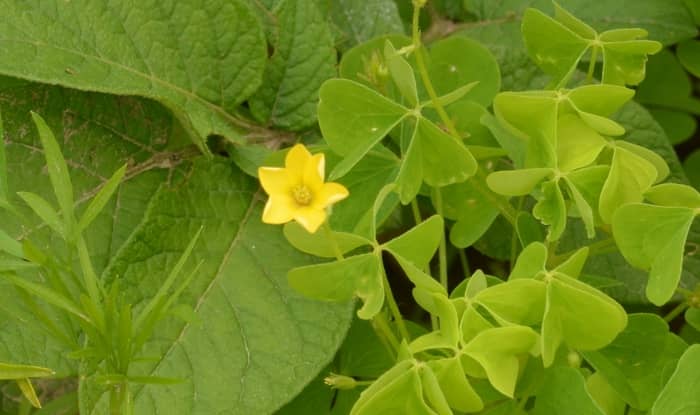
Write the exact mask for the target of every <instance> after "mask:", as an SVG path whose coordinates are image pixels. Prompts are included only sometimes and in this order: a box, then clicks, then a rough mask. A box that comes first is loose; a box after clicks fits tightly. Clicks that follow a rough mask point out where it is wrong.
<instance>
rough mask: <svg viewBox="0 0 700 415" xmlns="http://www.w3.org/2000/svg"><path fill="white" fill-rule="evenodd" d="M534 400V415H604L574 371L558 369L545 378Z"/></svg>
mask: <svg viewBox="0 0 700 415" xmlns="http://www.w3.org/2000/svg"><path fill="white" fill-rule="evenodd" d="M545 379H546V380H545V382H544V384H543V385H542V389H541V391H540V392H539V393H538V395H537V398H536V400H535V409H534V410H533V411H532V413H533V414H534V415H556V414H561V413H566V412H567V411H575V412H576V413H577V414H581V415H605V413H604V412H603V411H602V410H601V409H600V407H599V406H598V405H597V404H596V403H595V401H594V400H593V397H592V396H591V394H590V392H589V391H588V390H587V389H586V382H585V380H584V378H583V376H582V375H581V373H579V372H578V371H577V370H576V369H573V368H570V367H558V368H554V369H552V370H551V371H550V372H549V373H547V376H546V378H545Z"/></svg>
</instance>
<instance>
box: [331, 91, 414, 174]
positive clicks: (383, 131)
mask: <svg viewBox="0 0 700 415" xmlns="http://www.w3.org/2000/svg"><path fill="white" fill-rule="evenodd" d="M407 111H408V110H407V109H406V108H404V107H402V106H401V105H399V104H396V103H395V102H393V101H391V100H389V99H387V98H384V97H382V96H381V95H379V93H377V92H375V91H373V90H371V89H369V88H367V87H366V86H363V85H361V84H359V83H356V82H353V81H348V80H344V79H332V80H329V81H326V82H325V83H324V84H323V85H322V86H321V91H320V103H319V106H318V121H319V124H320V126H321V132H322V133H323V136H324V138H325V139H326V141H327V142H328V144H329V145H330V146H331V149H333V151H335V152H336V153H338V154H341V155H344V156H346V159H345V160H344V161H343V162H342V163H341V164H339V165H337V166H336V167H335V169H334V171H333V172H331V174H330V177H329V180H335V179H337V178H338V177H340V176H342V175H343V173H347V171H349V170H350V169H351V168H352V167H353V166H354V165H355V164H357V162H358V161H359V160H360V159H361V158H362V157H364V156H365V154H367V152H369V150H370V149H371V148H372V147H374V146H375V145H376V144H377V143H379V141H380V140H381V139H382V138H384V136H386V135H387V134H388V133H389V131H391V129H393V128H394V127H395V126H396V125H398V123H399V122H400V121H401V120H402V119H403V118H404V117H405V115H406V112H407ZM339 166H342V168H341V167H339Z"/></svg>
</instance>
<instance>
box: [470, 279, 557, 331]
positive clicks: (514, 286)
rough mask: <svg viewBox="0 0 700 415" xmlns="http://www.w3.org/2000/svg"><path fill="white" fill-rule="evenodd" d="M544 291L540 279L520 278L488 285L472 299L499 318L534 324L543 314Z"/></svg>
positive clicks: (540, 319) (537, 322)
mask: <svg viewBox="0 0 700 415" xmlns="http://www.w3.org/2000/svg"><path fill="white" fill-rule="evenodd" d="M545 292H546V285H545V284H544V283H543V282H542V281H538V280H535V279H532V278H520V279H514V280H509V281H507V282H505V283H503V284H498V285H493V286H490V287H488V288H487V289H485V290H483V291H481V292H479V294H478V295H477V296H476V297H475V298H474V301H476V302H477V303H479V304H480V305H482V306H484V307H485V308H486V309H487V310H489V312H490V313H492V314H495V315H497V316H498V317H499V318H501V319H504V320H507V321H509V322H511V323H515V324H523V325H526V326H534V325H537V324H539V323H540V322H541V321H542V317H543V316H544V309H545Z"/></svg>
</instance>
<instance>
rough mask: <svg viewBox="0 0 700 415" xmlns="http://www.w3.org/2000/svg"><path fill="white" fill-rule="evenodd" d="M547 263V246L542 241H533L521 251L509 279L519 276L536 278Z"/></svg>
mask: <svg viewBox="0 0 700 415" xmlns="http://www.w3.org/2000/svg"><path fill="white" fill-rule="evenodd" d="M546 263H547V247H546V246H544V244H543V243H541V242H533V243H531V244H530V245H528V246H526V247H525V249H523V250H522V252H520V255H518V259H517V260H516V261H515V265H514V266H513V269H511V271H510V275H509V276H508V280H513V279H517V278H535V276H537V274H539V273H540V272H542V271H544V270H545V264H546Z"/></svg>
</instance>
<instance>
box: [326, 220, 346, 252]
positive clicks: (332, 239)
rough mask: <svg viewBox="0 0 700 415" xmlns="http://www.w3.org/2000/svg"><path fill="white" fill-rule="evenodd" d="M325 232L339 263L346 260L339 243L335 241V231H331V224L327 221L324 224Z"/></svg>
mask: <svg viewBox="0 0 700 415" xmlns="http://www.w3.org/2000/svg"><path fill="white" fill-rule="evenodd" d="M323 231H324V232H325V233H326V239H328V240H329V241H330V243H331V245H333V252H334V253H335V258H336V259H337V260H338V261H342V260H343V259H345V257H344V256H343V252H342V251H341V250H340V246H338V241H337V240H336V239H335V235H334V234H333V229H331V223H330V222H329V221H328V219H326V221H325V222H323Z"/></svg>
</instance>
